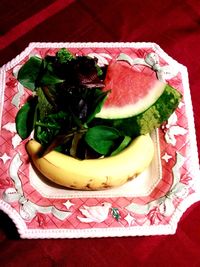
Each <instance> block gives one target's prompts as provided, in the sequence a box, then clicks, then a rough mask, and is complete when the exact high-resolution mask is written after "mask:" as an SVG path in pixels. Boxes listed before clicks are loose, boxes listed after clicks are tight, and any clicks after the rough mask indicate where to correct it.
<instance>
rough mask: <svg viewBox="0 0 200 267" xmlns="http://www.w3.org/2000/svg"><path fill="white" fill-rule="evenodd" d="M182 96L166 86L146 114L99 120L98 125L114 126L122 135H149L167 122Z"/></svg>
mask: <svg viewBox="0 0 200 267" xmlns="http://www.w3.org/2000/svg"><path fill="white" fill-rule="evenodd" d="M181 98H182V95H181V93H180V92H179V91H177V90H176V89H175V88H173V87H171V86H170V85H166V87H165V90H164V92H163V94H162V95H161V96H160V97H159V98H158V100H157V101H156V102H155V103H154V104H153V105H152V106H151V107H149V108H148V109H147V110H145V111H144V112H142V113H140V114H138V115H136V116H132V117H129V118H124V119H97V121H98V124H106V125H112V126H113V127H115V128H117V129H118V130H119V131H120V132H121V133H122V134H124V135H128V136H131V137H136V136H139V135H142V134H147V133H150V132H152V131H153V129H155V128H158V127H160V126H161V124H162V123H163V122H164V121H167V120H168V118H169V117H170V116H171V114H172V113H173V112H174V111H175V109H176V108H177V107H178V104H179V103H180V100H181Z"/></svg>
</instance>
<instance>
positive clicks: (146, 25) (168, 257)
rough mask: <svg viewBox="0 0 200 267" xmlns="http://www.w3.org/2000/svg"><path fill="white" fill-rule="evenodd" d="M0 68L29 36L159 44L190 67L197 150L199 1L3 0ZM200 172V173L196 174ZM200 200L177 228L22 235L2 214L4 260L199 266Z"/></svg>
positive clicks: (33, 38) (50, 39)
mask: <svg viewBox="0 0 200 267" xmlns="http://www.w3.org/2000/svg"><path fill="white" fill-rule="evenodd" d="M0 17H1V20H0V33H1V35H0V66H2V65H3V64H5V63H7V62H8V61H9V60H11V59H12V58H14V57H15V56H16V55H18V54H19V53H20V52H21V51H23V50H24V48H25V47H27V45H28V44H29V43H30V42H155V43H157V44H158V45H160V47H161V48H162V49H163V50H164V51H165V52H166V53H168V54H169V55H170V56H171V57H172V58H174V59H176V60H177V61H178V62H180V63H182V64H183V65H185V66H186V67H187V68H188V73H189V81H190V90H191V97H192V103H193V111H194V119H195V127H196V136H197V146H198V151H199V152H200V120H199V117H200V106H199V98H200V90H199V88H200V74H199V73H200V62H199V43H200V2H199V0H176V1H174V0H169V1H161V0H143V1H137V0H126V1H123V0H107V1H106V0H101V1H93V0H79V1H75V0H57V1H53V0H43V1H39V0H32V1H21V0H15V1H11V0H1V1H0ZM199 178H200V177H199ZM199 215H200V203H199V202H197V203H196V204H193V205H192V206H191V207H190V208H189V209H187V211H186V212H185V213H184V215H183V216H182V218H181V220H180V222H179V225H178V229H177V232H176V234H174V235H168V236H164V235H163V236H148V237H120V238H119V237H118V238H117V237H116V238H113V237H112V238H107V237H106V238H88V239H58V240H54V239H48V240H26V239H25V240H23V239H20V237H19V235H18V233H17V230H16V227H15V225H14V224H13V222H12V221H11V220H10V219H9V218H8V216H7V215H6V214H4V213H3V212H0V262H1V266H22V267H23V266H34V265H36V266H43V267H45V266H92V267H93V266H101V267H104V266H126V267H128V266H200V257H199V251H200V220H199Z"/></svg>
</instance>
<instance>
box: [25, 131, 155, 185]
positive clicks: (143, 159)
mask: <svg viewBox="0 0 200 267" xmlns="http://www.w3.org/2000/svg"><path fill="white" fill-rule="evenodd" d="M26 149H27V152H28V154H29V156H30V158H31V159H32V162H33V164H34V165H35V167H36V168H37V169H38V170H39V172H41V173H42V174H43V175H44V176H45V177H47V178H48V179H49V180H51V181H53V182H55V183H56V184H59V185H62V186H65V187H68V188H72V189H79V190H102V189H106V188H111V187H116V186H119V185H122V184H124V183H125V182H127V181H128V180H131V179H132V178H134V177H135V176H136V175H138V174H139V173H141V172H142V171H143V170H144V169H145V168H147V167H148V166H149V164H150V163H151V161H152V158H153V155H154V144H153V141H152V139H151V137H150V136H149V134H147V135H141V136H139V137H137V138H135V139H134V140H133V141H132V143H131V144H130V145H129V146H128V147H127V148H125V149H124V150H123V151H122V152H120V153H119V154H117V155H115V156H111V157H107V158H101V159H86V160H79V159H75V158H73V157H70V156H67V155H64V154H62V153H59V152H56V151H51V152H49V153H48V154H46V155H45V156H43V157H39V156H38V155H39V152H40V150H41V144H40V143H38V142H37V141H35V140H29V141H28V143H27V145H26Z"/></svg>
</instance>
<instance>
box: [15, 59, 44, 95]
mask: <svg viewBox="0 0 200 267" xmlns="http://www.w3.org/2000/svg"><path fill="white" fill-rule="evenodd" d="M41 66H42V59H41V58H39V57H36V56H34V57H31V58H30V59H29V60H28V61H27V62H26V63H25V64H24V65H23V66H22V67H21V69H20V70H19V72H18V76H17V79H18V80H19V82H20V83H21V84H22V85H23V86H25V87H26V88H28V89H30V90H31V91H34V90H35V89H36V88H37V79H38V76H39V73H40V71H41Z"/></svg>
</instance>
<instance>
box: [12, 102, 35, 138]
mask: <svg viewBox="0 0 200 267" xmlns="http://www.w3.org/2000/svg"><path fill="white" fill-rule="evenodd" d="M36 104H37V102H36V98H31V99H30V100H29V101H27V102H26V103H25V104H24V105H23V106H22V108H21V109H20V110H19V111H18V113H17V116H16V118H15V122H16V129H17V133H18V134H19V136H20V137H21V138H22V139H26V138H27V137H28V136H29V135H30V133H31V132H32V130H33V126H34V115H35V109H36Z"/></svg>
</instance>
